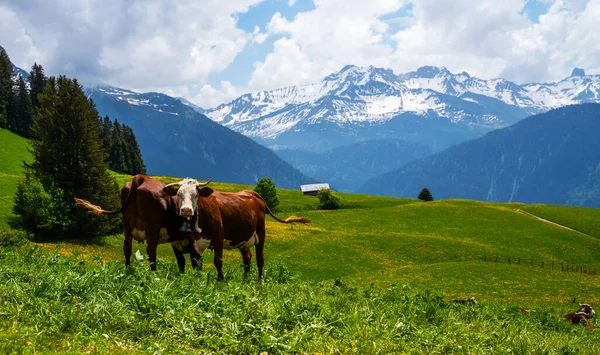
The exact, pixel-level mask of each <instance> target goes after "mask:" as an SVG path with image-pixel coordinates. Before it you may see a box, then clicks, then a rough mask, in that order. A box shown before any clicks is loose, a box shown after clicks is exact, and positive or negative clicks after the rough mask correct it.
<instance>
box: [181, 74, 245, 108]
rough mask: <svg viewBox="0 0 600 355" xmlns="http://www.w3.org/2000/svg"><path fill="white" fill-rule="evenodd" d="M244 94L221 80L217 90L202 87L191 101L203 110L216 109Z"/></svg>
mask: <svg viewBox="0 0 600 355" xmlns="http://www.w3.org/2000/svg"><path fill="white" fill-rule="evenodd" d="M244 93H245V92H244V91H243V90H241V89H240V88H238V87H235V86H234V85H233V84H231V82H229V81H227V80H223V81H221V83H220V86H219V87H218V88H215V87H213V86H211V85H208V84H206V85H203V86H202V88H201V89H200V92H199V93H198V94H197V95H196V96H194V97H192V101H193V102H195V103H197V104H198V105H200V106H201V107H204V108H212V107H216V106H218V105H220V104H222V103H224V102H228V101H231V100H233V99H235V98H236V97H238V96H240V95H243V94H244Z"/></svg>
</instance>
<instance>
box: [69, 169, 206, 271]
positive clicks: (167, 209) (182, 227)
mask: <svg viewBox="0 0 600 355" xmlns="http://www.w3.org/2000/svg"><path fill="white" fill-rule="evenodd" d="M194 181H195V180H194ZM209 182H210V180H209V181H208V182H206V183H204V184H198V185H199V186H204V185H207V184H208V183H209ZM164 187H165V184H164V183H162V182H160V181H158V180H155V179H152V178H151V177H149V176H146V175H136V176H134V177H133V179H132V180H131V182H128V183H127V184H125V186H123V188H122V189H121V208H120V209H118V210H116V211H106V210H104V209H102V208H101V207H98V206H96V205H93V204H91V203H90V202H88V201H85V200H81V199H78V198H76V199H75V203H76V204H77V206H79V207H82V208H85V209H87V210H90V211H91V212H93V213H95V214H98V215H114V214H117V213H121V212H122V213H123V228H124V231H123V233H124V236H125V240H124V242H123V251H124V253H125V266H126V267H129V265H130V259H131V244H132V239H135V240H137V241H138V242H139V243H144V242H147V243H148V245H147V247H146V253H148V259H149V260H150V268H151V269H152V270H156V248H157V246H158V244H163V243H170V244H171V246H172V247H173V251H174V252H175V257H176V258H177V265H178V266H179V270H180V271H181V272H183V271H184V269H185V257H184V253H190V259H191V261H192V267H194V268H197V267H198V260H200V258H201V255H200V254H198V253H196V252H195V249H194V248H193V247H191V244H192V243H191V226H192V224H193V221H191V220H190V218H189V217H191V215H188V214H184V215H183V216H179V215H178V211H179V210H180V209H179V208H178V207H177V206H178V201H177V197H174V196H171V195H168V194H166V193H165V192H163V188H164ZM200 265H201V264H200Z"/></svg>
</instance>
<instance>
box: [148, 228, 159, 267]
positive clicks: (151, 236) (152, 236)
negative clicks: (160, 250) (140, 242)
mask: <svg viewBox="0 0 600 355" xmlns="http://www.w3.org/2000/svg"><path fill="white" fill-rule="evenodd" d="M150 230H151V229H150V228H148V240H147V241H148V246H147V247H146V253H147V254H148V260H149V261H150V270H152V271H156V248H157V247H158V228H157V229H156V233H154V232H152V233H151V232H150ZM152 230H154V229H152Z"/></svg>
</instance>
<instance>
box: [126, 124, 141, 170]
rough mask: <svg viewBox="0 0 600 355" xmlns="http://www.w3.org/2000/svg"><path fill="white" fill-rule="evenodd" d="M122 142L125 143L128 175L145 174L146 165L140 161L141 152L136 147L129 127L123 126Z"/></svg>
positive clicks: (136, 144)
mask: <svg viewBox="0 0 600 355" xmlns="http://www.w3.org/2000/svg"><path fill="white" fill-rule="evenodd" d="M123 140H124V141H125V142H126V143H127V157H126V159H127V165H128V166H129V170H128V171H127V173H128V174H130V175H135V174H145V173H146V165H145V164H144V160H143V159H142V152H141V151H140V146H139V145H138V141H137V138H135V134H133V130H132V129H131V127H129V126H127V125H123Z"/></svg>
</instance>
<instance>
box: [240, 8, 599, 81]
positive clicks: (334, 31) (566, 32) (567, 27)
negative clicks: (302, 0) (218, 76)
mask: <svg viewBox="0 0 600 355" xmlns="http://www.w3.org/2000/svg"><path fill="white" fill-rule="evenodd" d="M540 1H541V2H543V3H544V4H546V5H547V6H549V10H548V12H547V13H546V14H543V15H541V16H540V17H539V23H535V22H533V21H532V20H531V19H529V18H528V17H527V15H526V14H525V13H524V12H523V8H524V6H525V5H526V3H527V1H525V0H505V1H497V0H468V1H454V0H414V1H401V0H397V1H369V2H363V1H346V0H340V1H338V0H330V1H324V0H315V9H313V10H310V11H307V12H304V13H300V14H297V15H296V16H295V17H294V18H293V19H291V20H290V19H287V18H285V17H284V16H282V15H281V14H279V13H277V14H275V15H274V16H273V17H272V18H271V20H270V22H269V24H268V27H267V29H268V31H269V32H270V33H271V34H273V35H282V36H284V38H283V39H280V40H278V41H277V42H275V46H274V48H273V51H272V52H271V53H270V54H268V55H267V56H266V58H265V60H264V61H261V62H259V63H256V65H255V71H254V74H253V76H252V79H251V81H250V87H251V88H253V89H272V88H275V87H280V86H288V85H296V84H304V83H309V82H316V81H318V80H320V79H321V78H322V77H323V76H325V75H327V74H329V73H331V72H333V71H336V70H339V69H340V68H342V67H343V66H344V65H346V64H356V65H374V66H381V67H387V68H392V69H394V71H395V72H396V73H399V72H406V71H410V70H414V69H416V68H418V67H420V66H423V65H436V66H445V67H447V68H449V69H450V70H452V71H455V72H460V71H467V72H469V73H471V74H472V75H476V76H480V77H483V78H492V77H505V78H507V79H510V80H514V81H517V82H528V81H529V82H530V81H550V80H558V79H561V78H563V77H564V76H566V75H568V73H570V71H571V69H572V67H573V66H580V67H584V68H586V69H588V71H592V72H593V71H596V72H597V71H598V69H600V68H599V66H600V64H599V61H598V59H597V58H600V49H599V48H600V41H598V40H597V38H595V37H596V36H594V34H595V33H596V28H595V26H596V25H595V21H596V22H597V19H598V18H600V0H573V1H560V0H540ZM407 5H408V6H410V8H407V7H406V6H407ZM402 10H408V11H404V13H403V11H402ZM407 15H408V16H407ZM398 27H400V28H398ZM292 64H293V67H294V68H295V70H294V72H293V74H292V73H289V72H288V73H287V75H286V73H285V72H284V69H283V68H286V69H285V70H287V67H291V66H292Z"/></svg>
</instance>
